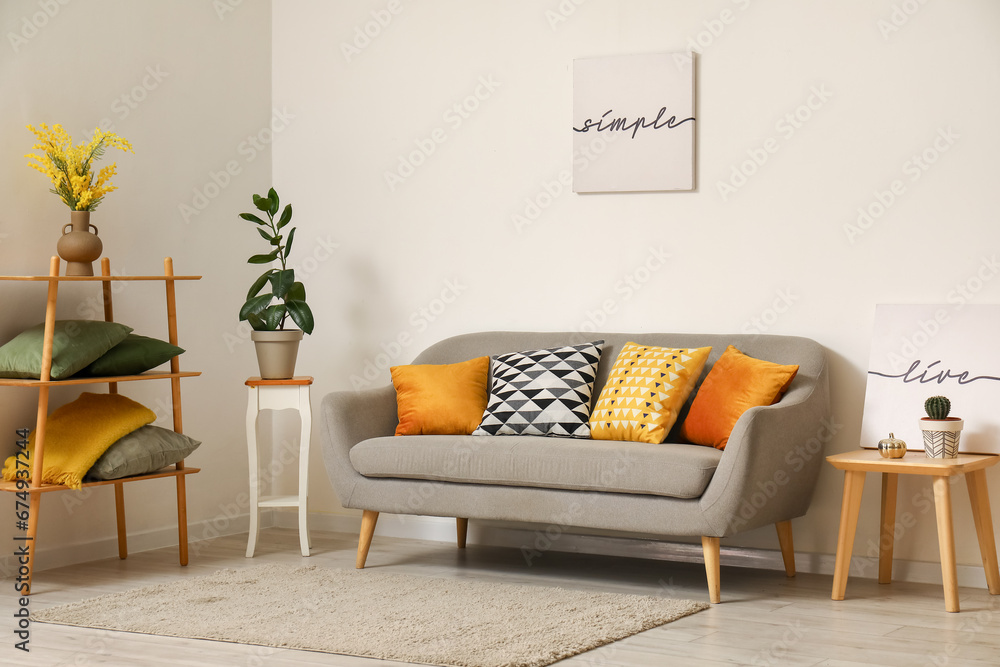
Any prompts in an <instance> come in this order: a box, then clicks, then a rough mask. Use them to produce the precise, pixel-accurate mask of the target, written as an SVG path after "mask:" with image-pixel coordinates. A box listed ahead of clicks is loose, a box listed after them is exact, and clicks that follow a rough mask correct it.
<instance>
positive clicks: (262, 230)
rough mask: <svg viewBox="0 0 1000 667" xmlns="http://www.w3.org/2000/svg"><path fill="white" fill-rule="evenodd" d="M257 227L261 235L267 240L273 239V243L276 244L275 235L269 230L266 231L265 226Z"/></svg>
mask: <svg viewBox="0 0 1000 667" xmlns="http://www.w3.org/2000/svg"><path fill="white" fill-rule="evenodd" d="M256 229H257V233H258V234H260V235H261V236H263V237H264V240H265V241H271V242H272V243H271V245H274V243H273V241H274V237H273V236H271V235H270V234H268V233H267V232H265V231H264V228H263V227H257V228H256Z"/></svg>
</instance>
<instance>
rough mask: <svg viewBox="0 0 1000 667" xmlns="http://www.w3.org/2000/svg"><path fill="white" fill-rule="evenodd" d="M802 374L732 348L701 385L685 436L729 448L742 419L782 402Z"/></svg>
mask: <svg viewBox="0 0 1000 667" xmlns="http://www.w3.org/2000/svg"><path fill="white" fill-rule="evenodd" d="M798 372H799V367H798V366H782V365H781V364H775V363H772V362H770V361H763V360H761V359H754V358H753V357H748V356H746V355H745V354H743V353H742V352H740V351H739V350H737V349H736V348H735V347H733V346H732V345H730V346H729V347H728V348H726V351H725V352H724V353H723V355H722V356H721V357H719V360H718V361H716V362H715V365H713V366H712V370H711V371H709V373H708V377H706V378H705V381H704V382H702V383H701V388H700V389H698V393H697V394H696V395H695V397H694V401H692V402H691V409H690V410H689V411H688V414H687V417H685V418H684V423H683V424H681V431H680V435H681V437H682V438H684V439H685V440H687V441H688V442H692V443H694V444H696V445H709V446H711V447H715V448H716V449H725V448H726V443H728V442H729V434H730V433H732V432H733V427H734V426H736V422H737V421H738V420H739V418H740V416H741V415H742V414H743V413H744V412H746V411H747V410H749V409H750V408H753V407H756V406H758V405H771V404H773V403H777V402H778V401H779V400H781V395H782V394H784V393H785V391H786V390H787V389H788V385H790V384H791V383H792V380H794V379H795V374H796V373H798Z"/></svg>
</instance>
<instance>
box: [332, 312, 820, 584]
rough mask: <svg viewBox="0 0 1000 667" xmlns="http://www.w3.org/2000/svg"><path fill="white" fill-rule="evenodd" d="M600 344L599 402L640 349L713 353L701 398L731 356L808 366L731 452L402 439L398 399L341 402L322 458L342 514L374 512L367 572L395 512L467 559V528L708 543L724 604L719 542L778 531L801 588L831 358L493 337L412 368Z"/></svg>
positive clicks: (664, 340) (574, 442)
mask: <svg viewBox="0 0 1000 667" xmlns="http://www.w3.org/2000/svg"><path fill="white" fill-rule="evenodd" d="M596 339H603V340H605V346H604V351H603V354H602V357H601V363H600V366H599V367H598V376H597V383H596V385H595V387H594V394H593V400H594V401H596V399H597V396H598V395H599V394H600V390H601V388H602V387H603V386H604V382H605V381H606V379H607V376H608V371H609V370H610V368H611V366H612V365H613V364H614V361H615V358H616V357H617V356H618V352H619V351H620V350H621V347H622V345H623V344H624V343H626V342H628V341H634V342H636V343H639V344H643V345H658V346H664V347H705V346H709V345H711V346H712V354H711V356H710V357H709V359H708V362H707V363H706V365H705V370H703V371H702V374H701V378H700V379H699V385H698V386H700V383H701V380H703V379H704V377H705V376H706V375H707V373H708V370H709V369H710V368H711V366H712V364H714V362H715V360H716V359H718V358H719V356H720V355H721V354H722V353H723V352H724V351H725V350H726V347H727V346H728V345H735V346H736V347H737V348H739V349H740V350H741V351H742V352H744V353H745V354H747V355H750V356H752V357H756V358H759V359H766V360H768V361H773V362H776V363H780V364H798V365H799V372H798V375H797V376H796V377H795V380H794V381H793V382H792V384H791V386H790V387H789V389H788V391H787V393H786V394H785V395H784V397H783V398H782V399H781V401H780V402H779V403H777V404H775V405H771V406H767V407H757V408H751V409H750V410H748V411H747V412H745V413H744V414H743V416H742V417H741V418H740V420H739V421H738V422H737V424H736V426H735V428H734V429H733V432H732V435H731V437H730V440H729V443H728V445H727V447H726V449H725V451H720V450H716V449H713V448H711V447H704V446H699V445H689V444H666V443H665V444H662V445H649V444H643V443H632V442H615V441H600V440H583V439H571V438H551V437H548V438H547V437H531V436H471V435H469V436H454V435H452V436H433V435H421V436H399V437H397V436H393V432H394V430H395V427H396V424H397V413H396V395H395V390H394V389H393V387H392V386H391V385H389V386H386V387H382V388H378V389H371V390H364V391H356V392H354V391H345V392H334V393H331V394H329V395H327V396H326V397H324V399H323V404H322V409H321V419H320V421H321V425H322V426H321V429H322V446H323V457H324V462H325V464H326V469H327V473H328V474H329V476H330V481H331V482H332V483H333V487H334V489H335V490H336V493H337V495H338V497H339V498H340V501H341V503H342V504H343V506H344V507H349V508H356V509H361V510H364V514H363V517H362V526H361V538H360V541H359V544H358V556H357V567H359V568H362V567H364V565H365V561H366V559H367V555H368V549H369V546H370V545H371V539H372V535H373V533H374V530H375V523H376V521H377V520H378V516H379V512H389V513H394V514H415V515H425V516H445V517H456V518H457V534H458V546H459V547H460V548H461V547H464V546H465V539H466V530H467V527H468V520H469V519H487V520H501V521H517V522H537V523H541V524H559V525H561V526H562V525H565V526H578V527H584V528H593V529H604V530H613V531H626V532H636V533H644V534H653V535H662V536H668V537H669V536H686V537H701V540H702V547H703V552H704V558H705V569H706V573H707V578H708V586H709V598H710V600H711V601H712V602H718V601H719V599H720V583H719V539H720V538H722V537H727V536H729V535H733V534H735V533H737V532H740V531H742V530H749V529H751V528H756V527H759V526H763V525H766V524H775V526H776V527H777V534H778V542H779V545H780V547H781V552H782V556H783V559H784V564H785V570H786V573H787V574H788V576H793V575H794V573H795V561H794V553H793V546H792V533H791V520H792V519H794V518H796V517H799V516H802V515H804V514H805V513H806V510H807V509H808V507H809V503H810V500H811V498H812V494H813V488H814V486H815V482H816V477H817V475H818V473H819V469H820V466H821V461H822V456H821V452H822V443H823V442H825V440H827V439H828V438H829V436H830V433H829V429H830V423H829V421H828V417H829V388H828V381H827V368H826V354H825V351H824V349H823V347H822V346H820V345H819V344H818V343H816V342H814V341H812V340H809V339H807V338H800V337H793V336H775V335H739V334H734V335H709V334H605V333H601V334H592V335H586V336H585V335H581V334H579V333H525V332H492V333H474V334H466V335H462V336H456V337H453V338H449V339H446V340H444V341H441V342H439V343H437V344H435V345H433V346H431V347H430V348H428V349H427V350H425V351H424V352H422V353H421V354H420V355H419V356H417V358H416V359H415V360H414V362H413V363H418V364H444V363H455V362H459V361H464V360H466V359H471V358H473V357H477V356H483V355H491V356H492V355H496V354H502V353H505V352H516V351H520V350H531V349H541V348H548V347H554V346H559V345H566V344H578V343H582V342H587V341H589V340H596ZM697 390H698V387H696V388H695V391H694V392H692V394H691V398H693V397H694V396H695V395H696V394H697ZM691 398H689V399H688V405H690V401H691ZM688 405H686V406H685V408H684V410H683V411H682V412H681V415H680V418H679V419H678V421H677V423H678V424H680V423H681V422H682V421H683V418H684V415H685V413H686V410H687V407H688ZM675 429H676V427H675ZM671 442H676V440H675V434H674V433H671V434H670V435H669V436H668V438H667V443H671Z"/></svg>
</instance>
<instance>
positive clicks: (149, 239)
mask: <svg viewBox="0 0 1000 667" xmlns="http://www.w3.org/2000/svg"><path fill="white" fill-rule="evenodd" d="M216 4H218V3H216ZM45 8H48V10H49V13H50V14H51V16H49V15H47V14H46V13H45ZM39 26H40V27H39ZM0 32H2V34H3V40H2V43H0V89H2V90H3V94H2V95H0V119H2V122H0V200H2V201H3V206H2V207H0V273H3V274H13V275H19V274H39V273H41V274H45V273H47V272H48V259H49V257H50V256H51V255H53V254H55V245H56V241H57V239H58V238H59V234H60V230H61V229H62V226H63V225H64V224H65V223H66V222H68V221H69V214H68V213H67V208H66V206H65V205H64V204H63V203H62V202H61V201H59V200H58V199H57V198H56V197H55V196H54V195H52V194H50V193H49V192H48V188H49V184H48V183H47V182H46V179H45V178H44V177H43V176H42V175H41V174H39V173H37V172H35V171H33V170H31V169H29V168H28V167H27V166H26V162H27V160H26V159H24V158H23V157H22V156H23V155H24V154H25V153H28V152H29V151H30V150H31V146H32V145H33V144H34V143H35V141H34V137H33V136H32V135H31V133H30V132H28V130H26V129H25V127H24V126H25V125H27V124H29V123H31V124H35V125H37V124H39V123H42V122H45V123H49V124H55V123H62V124H63V126H64V127H66V129H67V130H68V131H69V132H70V133H71V134H72V135H73V137H74V139H76V140H77V141H80V140H83V139H84V138H87V139H89V134H90V133H91V132H92V131H93V129H94V127H96V126H97V125H98V124H100V123H102V121H103V120H104V119H107V120H108V121H109V122H110V123H111V124H113V128H114V131H115V132H117V133H119V134H121V135H122V136H124V137H126V138H127V139H129V140H130V141H131V142H132V144H133V146H134V149H135V154H134V155H132V154H127V155H126V154H122V153H121V152H120V151H114V152H109V153H108V154H107V155H106V156H105V159H104V161H103V162H102V165H103V164H110V162H111V161H117V163H118V171H119V175H118V176H117V177H116V178H115V179H114V183H115V184H116V185H117V186H119V190H117V191H115V192H112V193H111V194H109V195H108V196H107V199H106V200H105V201H104V202H103V203H102V204H101V206H100V208H98V209H97V211H96V212H94V213H93V214H92V218H91V219H92V222H93V223H94V224H96V225H97V226H98V228H99V229H100V236H101V238H102V239H103V242H104V251H105V255H106V256H108V257H110V258H111V261H112V269H113V270H115V271H120V272H123V273H126V274H130V275H142V274H161V273H162V271H163V258H164V257H166V256H172V257H173V258H174V266H175V271H176V273H178V274H195V275H202V276H204V277H203V279H202V280H201V281H200V282H197V283H179V284H178V286H177V306H178V326H179V340H180V344H181V346H182V347H185V348H186V349H187V350H188V352H187V353H186V354H184V355H183V356H182V358H181V368H182V369H185V370H201V371H203V373H204V374H203V375H202V376H201V377H199V378H192V379H188V380H184V381H183V383H182V397H183V399H184V400H183V403H184V407H185V410H184V430H185V432H186V433H188V434H190V435H191V436H193V437H195V438H197V439H199V440H202V441H203V443H204V444H203V445H202V447H201V448H200V449H199V450H198V451H197V452H195V453H194V454H193V455H192V456H191V458H190V459H189V464H190V465H192V466H196V467H201V468H202V469H203V472H202V473H200V474H198V475H195V476H194V477H191V478H189V481H188V500H189V505H188V516H189V519H190V522H191V538H192V539H193V540H194V539H199V538H201V537H203V536H204V535H205V534H206V531H209V533H208V534H210V531H211V530H212V529H213V528H217V529H221V530H229V529H234V527H233V526H230V525H228V524H229V523H230V522H229V520H228V519H227V518H226V516H225V511H224V510H225V509H226V508H227V506H229V505H231V504H232V503H233V502H234V501H235V499H236V498H237V497H238V495H239V493H241V492H245V489H246V484H247V481H246V480H247V472H246V470H247V469H246V444H245V442H246V441H245V439H244V428H243V414H244V410H245V405H246V398H245V396H246V394H245V389H244V387H243V380H245V379H246V377H247V376H249V375H252V374H254V373H255V366H254V361H253V352H252V351H251V350H250V346H249V344H245V345H236V346H235V348H234V349H233V351H232V352H230V349H229V346H227V339H226V338H224V336H225V335H226V334H235V332H236V325H237V318H236V314H237V312H238V309H239V305H240V304H241V301H242V298H243V296H244V295H245V293H246V289H247V287H248V286H249V283H250V281H252V279H253V277H254V270H253V269H252V268H250V267H247V266H246V264H245V263H244V262H245V261H246V258H247V257H248V256H249V255H250V254H251V253H252V252H253V251H254V249H255V248H257V247H258V242H259V239H256V234H254V233H253V232H252V230H250V229H248V228H246V225H248V224H249V223H245V222H242V221H240V220H239V219H238V218H237V217H236V216H237V214H238V213H239V212H240V211H243V210H248V209H249V207H250V206H251V201H250V195H251V193H253V192H262V191H266V189H267V187H268V186H269V185H270V178H271V157H270V150H269V148H267V147H265V149H264V150H263V151H261V152H259V153H258V154H256V155H253V156H252V157H253V159H251V154H250V152H249V151H241V150H240V146H241V145H242V144H243V142H245V141H246V140H247V137H248V135H251V134H252V135H256V134H257V133H258V132H259V131H260V130H261V129H263V128H266V127H268V125H269V123H270V118H271V103H270V99H271V70H270V59H271V8H270V3H269V2H264V1H256V2H254V1H249V0H248V1H247V2H243V3H242V4H238V6H236V7H235V9H234V11H232V12H224V13H221V14H219V13H218V12H217V10H216V8H215V7H214V6H213V4H212V3H209V2H201V1H198V0H185V1H183V2H179V1H176V0H175V1H171V2H157V3H151V2H123V1H120V0H76V1H74V2H66V1H65V0H62V1H61V2H56V1H55V0H52V1H51V2H38V1H37V0H8V1H5V2H3V3H0ZM12 35H13V37H12ZM151 72H152V73H153V74H151ZM230 161H232V163H233V164H235V165H236V168H237V169H234V170H233V171H237V170H238V172H239V173H238V174H237V175H235V176H232V177H231V178H230V181H229V182H228V185H227V186H226V187H223V188H221V189H213V188H214V186H212V187H209V185H210V184H211V183H212V181H211V173H213V172H215V173H218V172H221V171H223V170H225V168H226V164H227V163H228V162H230ZM219 180H220V181H221V182H223V183H225V179H223V178H221V177H220V178H219ZM195 189H199V190H201V191H202V192H204V191H205V190H206V189H207V193H208V195H209V198H206V199H205V200H204V201H201V200H199V201H198V202H195V201H194V200H195V194H194V190H195ZM196 203H197V204H198V205H201V206H203V209H202V210H200V211H197V214H195V215H191V214H189V215H188V216H187V217H188V219H187V220H186V219H185V217H184V215H182V210H181V208H180V207H181V205H182V204H185V205H187V206H191V207H192V210H197V209H195V208H194V206H195V204H196ZM117 287H118V288H119V289H118V290H117V291H116V294H115V297H114V298H115V315H116V319H117V320H118V321H121V322H123V323H125V324H128V325H130V326H132V327H134V328H135V330H136V331H137V333H142V334H146V335H153V336H157V337H166V332H167V329H166V317H165V312H166V305H165V298H164V288H163V285H162V283H118V284H117ZM99 297H100V289H99V288H98V287H97V286H96V285H64V286H63V287H62V288H61V289H60V316H61V317H80V316H94V315H96V316H97V317H100V316H101V314H102V313H101V310H100V306H99V302H98V308H97V312H96V313H93V312H92V311H93V308H92V304H90V303H89V302H88V299H92V298H99ZM0 303H2V304H3V306H4V312H5V316H4V317H3V318H2V320H0V340H2V341H6V340H8V339H10V338H11V337H13V336H14V335H15V334H17V333H18V332H19V331H21V330H22V329H23V328H25V327H27V326H30V325H32V324H35V323H37V322H40V321H41V320H42V319H43V318H44V306H45V289H44V287H42V286H40V284H39V285H34V286H32V285H24V284H14V283H9V282H0ZM237 340H239V339H237ZM93 390H95V391H103V389H101V388H99V387H98V388H94V389H93ZM120 390H121V391H122V393H124V394H126V395H128V396H131V397H133V398H136V399H138V400H141V401H142V402H144V403H146V404H147V405H149V406H150V407H153V408H154V409H156V410H157V412H158V413H161V414H162V415H163V419H161V421H159V422H158V423H160V424H161V425H164V426H168V427H169V426H170V420H169V416H168V411H166V410H165V409H164V407H163V406H164V404H163V403H162V402H163V401H167V400H169V396H170V388H169V384H167V383H165V382H164V383H162V384H161V383H152V382H147V383H129V384H128V385H125V384H123V385H121V386H120ZM79 391H80V388H79V387H78V388H75V389H74V388H60V389H57V390H56V391H54V392H53V407H55V406H57V405H59V404H61V403H64V402H67V401H69V400H71V399H72V398H73V397H75V396H76V395H77V393H78V392H79ZM0 394H2V399H0V400H2V403H3V410H2V411H0V453H3V455H4V456H5V457H6V456H7V455H8V454H10V453H13V450H14V439H15V436H14V429H15V428H18V427H22V426H29V427H33V426H34V415H35V408H34V406H35V401H36V397H37V394H36V392H34V391H29V390H16V389H0ZM4 495H5V496H7V495H9V494H4ZM125 495H126V507H127V522H128V527H129V534H130V546H131V548H132V549H133V550H139V549H143V548H150V547H153V546H162V545H164V544H175V543H176V540H177V535H176V524H177V518H176V516H177V515H176V509H175V505H174V484H173V482H172V481H171V480H163V481H157V482H144V483H140V484H135V485H128V486H126V492H125ZM3 502H4V504H3V507H4V508H5V510H4V515H5V518H4V519H3V520H2V521H0V539H2V540H4V541H5V543H6V544H12V542H11V537H12V535H13V534H14V530H13V529H14V526H13V523H14V519H13V516H12V515H13V498H12V497H11V498H10V501H9V502H8V500H7V498H4V501H3ZM7 508H9V510H10V511H8V509H7ZM241 512H242V513H244V514H245V512H246V507H243V508H242V510H241ZM231 513H233V512H231ZM235 514H238V513H235ZM40 516H41V527H40V530H39V543H38V544H39V552H38V553H39V558H38V566H39V567H40V568H42V569H44V568H47V567H52V566H54V565H59V564H62V563H64V562H67V561H76V560H89V559H91V558H98V557H112V556H114V555H115V554H116V553H117V551H116V548H115V546H114V536H115V522H114V494H113V492H112V490H111V487H101V488H99V489H93V490H88V491H85V492H82V493H80V494H77V493H74V492H64V493H59V494H49V495H47V496H46V497H45V498H44V500H43V502H42V508H41V515H40ZM219 517H221V519H220V518H219ZM206 521H208V522H210V523H208V524H205V523H204V522H206ZM242 523H243V525H244V526H245V524H246V517H245V516H244V517H243V518H242ZM244 529H245V528H244ZM5 551H6V550H5ZM194 554H195V552H193V554H192V558H194V557H195V555H194ZM0 562H2V563H3V565H4V567H5V570H4V571H5V572H6V571H7V570H6V568H7V567H9V565H10V562H9V559H3V560H2V561H0Z"/></svg>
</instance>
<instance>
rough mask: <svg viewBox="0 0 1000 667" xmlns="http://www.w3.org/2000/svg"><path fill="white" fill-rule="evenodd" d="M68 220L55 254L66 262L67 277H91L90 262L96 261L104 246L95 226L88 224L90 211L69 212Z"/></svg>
mask: <svg viewBox="0 0 1000 667" xmlns="http://www.w3.org/2000/svg"><path fill="white" fill-rule="evenodd" d="M69 219H70V222H69V223H67V224H66V225H64V226H63V235H62V237H61V238H60V239H59V242H58V243H56V252H58V253H59V256H60V257H62V258H63V259H64V260H66V275H67V276H92V275H94V267H93V265H92V264H91V262H93V261H94V260H95V259H98V258H99V257H100V256H101V252H102V251H103V250H104V244H103V243H101V239H100V238H98V236H97V234H98V232H97V225H92V224H90V211H70V212H69ZM91 229H93V230H94V231H93V233H91V231H90V230H91Z"/></svg>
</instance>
